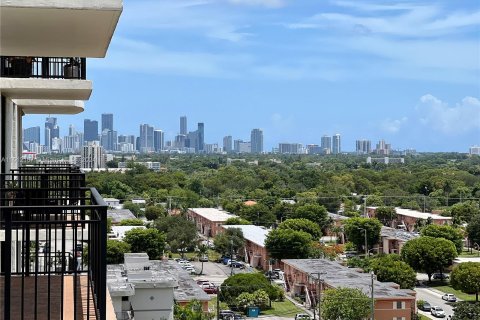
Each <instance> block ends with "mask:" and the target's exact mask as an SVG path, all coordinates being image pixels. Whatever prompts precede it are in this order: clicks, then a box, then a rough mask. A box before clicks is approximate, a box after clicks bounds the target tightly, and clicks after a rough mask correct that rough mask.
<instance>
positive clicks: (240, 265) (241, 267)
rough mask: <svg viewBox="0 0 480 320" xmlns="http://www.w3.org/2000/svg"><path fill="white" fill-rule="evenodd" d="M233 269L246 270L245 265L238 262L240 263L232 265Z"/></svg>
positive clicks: (234, 262)
mask: <svg viewBox="0 0 480 320" xmlns="http://www.w3.org/2000/svg"><path fill="white" fill-rule="evenodd" d="M230 266H231V267H234V268H240V269H243V268H245V265H244V264H243V263H241V262H238V261H233V262H232V263H231V264H230Z"/></svg>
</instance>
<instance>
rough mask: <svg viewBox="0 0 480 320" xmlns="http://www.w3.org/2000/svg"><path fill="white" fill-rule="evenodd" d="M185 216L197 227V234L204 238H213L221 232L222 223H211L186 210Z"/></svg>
mask: <svg viewBox="0 0 480 320" xmlns="http://www.w3.org/2000/svg"><path fill="white" fill-rule="evenodd" d="M187 215H188V217H189V218H190V219H191V220H193V221H194V222H195V224H196V225H197V230H198V232H200V233H201V234H203V235H204V236H206V237H212V238H213V237H215V236H216V235H217V234H219V233H220V232H223V228H222V226H223V221H211V220H209V219H207V218H205V217H203V216H201V215H199V214H197V213H196V212H195V211H192V210H188V212H187Z"/></svg>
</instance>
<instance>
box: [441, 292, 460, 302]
mask: <svg viewBox="0 0 480 320" xmlns="http://www.w3.org/2000/svg"><path fill="white" fill-rule="evenodd" d="M442 299H443V300H446V301H448V302H456V301H457V297H455V295H454V294H451V293H445V294H444V295H443V296H442Z"/></svg>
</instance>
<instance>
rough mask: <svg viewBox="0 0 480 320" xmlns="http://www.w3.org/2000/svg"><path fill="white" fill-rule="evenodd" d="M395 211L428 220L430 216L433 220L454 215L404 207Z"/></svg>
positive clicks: (449, 218)
mask: <svg viewBox="0 0 480 320" xmlns="http://www.w3.org/2000/svg"><path fill="white" fill-rule="evenodd" d="M367 208H369V209H377V207H367ZM395 211H396V212H397V214H399V215H402V216H406V217H412V218H417V219H424V220H427V219H428V218H432V219H433V220H452V217H444V216H441V215H438V214H433V213H428V212H420V211H417V210H411V209H403V208H398V207H395Z"/></svg>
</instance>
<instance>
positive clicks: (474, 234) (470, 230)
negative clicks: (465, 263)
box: [467, 214, 480, 245]
mask: <svg viewBox="0 0 480 320" xmlns="http://www.w3.org/2000/svg"><path fill="white" fill-rule="evenodd" d="M467 234H468V239H469V240H470V243H471V244H472V245H473V244H474V243H476V244H477V245H480V214H477V215H475V216H474V217H473V218H472V219H471V220H470V222H469V223H468V225H467Z"/></svg>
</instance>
